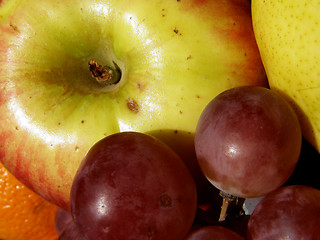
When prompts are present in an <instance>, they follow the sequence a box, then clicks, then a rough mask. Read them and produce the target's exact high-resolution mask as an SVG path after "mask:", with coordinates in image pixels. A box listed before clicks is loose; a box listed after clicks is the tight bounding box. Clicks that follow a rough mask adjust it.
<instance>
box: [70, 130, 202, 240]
mask: <svg viewBox="0 0 320 240" xmlns="http://www.w3.org/2000/svg"><path fill="white" fill-rule="evenodd" d="M196 198H197V195H196V187H195V183H194V181H193V178H192V176H191V174H190V172H189V171H188V169H187V167H186V166H185V164H184V162H183V161H182V160H181V158H180V157H179V156H178V155H177V154H176V153H175V152H174V151H173V150H172V149H171V148H169V147H168V146H167V145H165V144H164V143H163V142H161V141H160V140H158V139H156V138H154V137H151V136H149V135H146V134H142V133H137V132H122V133H118V134H114V135H110V136H109V137H106V138H104V139H102V140H100V141H99V142H98V143H96V144H95V145H94V146H93V147H92V148H91V149H90V151H89V152H88V154H87V155H86V157H85V158H84V160H83V162H82V163H81V165H80V168H79V170H78V172H77V174H76V176H75V179H74V182H73V184H72V189H71V212H72V216H73V219H74V222H75V223H76V225H77V228H78V230H79V232H80V234H81V235H83V236H84V237H85V238H86V239H88V240H91V239H92V240H99V239H118V240H135V239H141V240H144V239H154V240H158V239H159V240H160V239H161V240H162V239H167V240H171V239H172V240H182V239H183V237H184V236H185V235H186V234H187V232H188V231H189V229H190V227H191V225H192V223H193V220H194V217H195V212H196V207H197V201H196Z"/></svg>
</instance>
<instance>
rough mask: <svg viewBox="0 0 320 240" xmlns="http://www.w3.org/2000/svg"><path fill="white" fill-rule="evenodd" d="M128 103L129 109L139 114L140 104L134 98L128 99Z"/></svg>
mask: <svg viewBox="0 0 320 240" xmlns="http://www.w3.org/2000/svg"><path fill="white" fill-rule="evenodd" d="M126 101H127V107H128V108H129V110H130V111H132V112H134V113H138V112H139V104H138V103H137V102H136V101H135V100H134V99H133V98H128V99H127V100H126Z"/></svg>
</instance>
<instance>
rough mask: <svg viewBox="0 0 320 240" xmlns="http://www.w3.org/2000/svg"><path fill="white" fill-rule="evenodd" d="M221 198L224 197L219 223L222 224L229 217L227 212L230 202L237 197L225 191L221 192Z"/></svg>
mask: <svg viewBox="0 0 320 240" xmlns="http://www.w3.org/2000/svg"><path fill="white" fill-rule="evenodd" d="M219 194H220V196H221V197H222V206H221V211H220V217H219V222H222V221H224V220H225V219H226V216H227V210H228V206H229V204H230V202H232V201H233V200H234V199H235V198H236V197H234V196H233V195H231V194H228V193H225V192H223V191H220V193H219Z"/></svg>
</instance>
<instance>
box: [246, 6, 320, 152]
mask: <svg viewBox="0 0 320 240" xmlns="http://www.w3.org/2000/svg"><path fill="white" fill-rule="evenodd" d="M319 10H320V4H319V2H318V1H315V0H291V1H277V0H269V1H264V0H253V1H252V21H253V28H254V33H255V36H256V40H257V44H258V47H259V50H260V53H261V58H262V61H263V63H264V66H265V70H266V73H267V76H268V80H269V84H270V88H271V89H273V90H275V91H278V92H279V93H280V94H282V95H283V96H284V97H285V98H286V99H287V100H288V101H289V102H290V103H291V104H292V106H293V107H294V108H295V110H296V112H297V114H298V115H299V119H300V123H301V127H302V133H303V136H304V137H305V138H306V139H307V140H308V141H309V142H310V143H311V144H312V145H313V147H314V148H316V149H317V150H318V152H320V98H319V95H320V88H319V85H320V78H319V75H320V46H319V38H320V28H319V27H318V24H319Z"/></svg>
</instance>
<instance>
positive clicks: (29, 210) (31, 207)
mask: <svg viewBox="0 0 320 240" xmlns="http://www.w3.org/2000/svg"><path fill="white" fill-rule="evenodd" d="M57 210H58V207H57V206H55V205H53V204H51V203H49V202H47V201H45V200H44V199H43V198H41V197H40V196H38V195H36V194H35V193H34V192H32V191H31V190H30V189H28V188H27V187H26V186H25V185H23V184H22V183H21V182H19V181H18V180H17V179H16V178H15V177H14V176H13V175H12V174H11V173H9V172H8V171H7V169H6V168H5V167H4V166H3V165H2V164H1V163H0V239H3V240H27V239H28V240H29V239H33V240H43V239H47V240H56V239H57V237H58V235H57V233H56V229H55V223H54V219H55V214H56V211H57Z"/></svg>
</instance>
